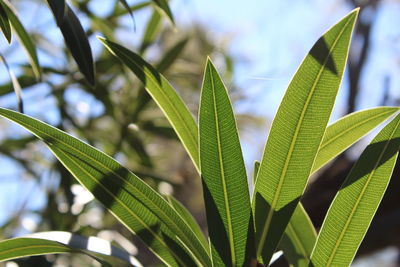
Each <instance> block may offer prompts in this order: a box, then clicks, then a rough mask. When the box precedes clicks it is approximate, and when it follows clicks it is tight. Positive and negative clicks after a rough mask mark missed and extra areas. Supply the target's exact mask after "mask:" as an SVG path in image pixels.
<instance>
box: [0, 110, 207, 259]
mask: <svg viewBox="0 0 400 267" xmlns="http://www.w3.org/2000/svg"><path fill="white" fill-rule="evenodd" d="M0 115H2V116H3V117H6V118H8V119H10V120H12V121H14V122H16V123H18V124H20V125H21V126H23V127H25V128H26V129H28V130H29V131H31V132H32V133H34V134H35V135H36V136H37V137H39V138H40V139H41V140H43V141H44V142H45V143H46V145H47V146H48V147H49V148H50V150H51V151H52V152H53V153H54V155H55V156H56V157H57V158H58V159H59V160H60V161H61V163H63V165H64V166H65V167H66V168H67V169H68V170H69V171H70V172H71V173H72V174H73V175H74V177H75V178H76V179H77V180H78V181H79V182H80V183H81V184H82V185H83V186H84V187H85V188H86V189H88V190H89V191H90V192H91V193H92V194H93V195H94V196H95V198H96V199H98V200H99V201H100V202H101V203H102V204H103V205H104V206H105V207H106V208H107V209H108V210H109V211H110V212H111V213H112V214H113V215H114V216H115V217H116V218H117V219H118V220H119V221H121V222H122V223H123V224H124V225H125V226H126V227H127V228H128V229H129V230H131V231H132V232H134V233H135V234H137V235H138V236H139V237H140V238H141V239H142V240H143V241H144V242H145V243H146V244H147V245H148V247H149V248H150V249H151V250H152V251H153V252H154V253H155V254H156V255H157V256H158V257H159V258H160V259H161V260H162V261H163V262H164V263H165V264H167V265H172V266H176V265H194V264H196V265H197V264H198V262H200V263H201V264H204V265H210V258H209V255H208V248H205V247H204V246H203V244H202V243H201V241H199V240H198V239H197V236H196V235H195V234H194V233H193V231H192V230H191V229H190V228H189V227H188V225H187V224H186V223H185V221H184V220H183V219H182V218H181V216H180V215H179V214H178V213H177V212H176V211H175V210H174V209H173V208H172V207H171V206H170V205H169V203H168V202H167V201H166V200H165V199H164V198H163V197H162V196H160V195H159V194H158V193H157V192H156V191H154V190H153V189H152V188H151V187H150V186H149V185H147V184H146V183H145V182H143V181H142V180H141V179H139V178H138V177H137V176H135V175H134V174H133V173H131V172H129V171H128V170H127V169H125V168H123V167H122V166H121V165H120V164H119V163H118V162H116V161H115V160H113V159H112V158H111V157H109V156H107V155H106V154H104V153H102V152H100V151H98V150H97V149H95V148H93V147H91V146H89V145H87V144H85V143H83V142H82V141H80V140H78V139H76V138H74V137H72V136H70V135H68V134H67V133H65V132H62V131H60V130H58V129H56V128H53V127H51V126H49V125H47V124H45V123H43V122H40V121H38V120H36V119H33V118H31V117H28V116H26V115H23V114H20V113H17V112H14V111H11V110H7V109H2V108H0Z"/></svg>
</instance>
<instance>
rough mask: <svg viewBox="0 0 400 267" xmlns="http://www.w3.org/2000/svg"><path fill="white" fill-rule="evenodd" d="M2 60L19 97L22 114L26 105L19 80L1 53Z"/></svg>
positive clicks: (19, 108)
mask: <svg viewBox="0 0 400 267" xmlns="http://www.w3.org/2000/svg"><path fill="white" fill-rule="evenodd" d="M0 60H1V61H3V63H4V66H5V67H6V69H7V72H8V75H9V76H10V79H11V83H12V86H13V88H14V92H15V95H16V96H17V101H18V110H19V111H20V112H22V113H23V112H24V103H23V101H22V96H21V91H22V90H21V85H20V84H19V82H18V80H17V78H16V77H15V74H14V72H13V71H12V70H11V68H10V67H9V66H8V64H7V61H6V59H5V58H4V56H3V55H2V54H1V53H0Z"/></svg>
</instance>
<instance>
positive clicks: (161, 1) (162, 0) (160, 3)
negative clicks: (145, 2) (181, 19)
mask: <svg viewBox="0 0 400 267" xmlns="http://www.w3.org/2000/svg"><path fill="white" fill-rule="evenodd" d="M152 1H153V3H154V4H155V5H156V6H157V7H158V8H159V9H161V10H162V11H163V12H164V13H165V15H167V17H168V18H169V19H170V21H171V22H172V24H175V21H174V16H173V15H172V12H171V9H170V8H169V5H168V2H167V0H152Z"/></svg>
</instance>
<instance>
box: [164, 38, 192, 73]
mask: <svg viewBox="0 0 400 267" xmlns="http://www.w3.org/2000/svg"><path fill="white" fill-rule="evenodd" d="M188 41H189V39H188V38H184V39H182V40H180V41H178V42H177V43H176V44H175V45H174V46H172V47H171V48H170V49H169V50H167V51H166V52H165V54H164V57H163V58H162V59H161V60H160V62H159V63H158V64H157V70H158V71H159V72H164V71H166V70H167V69H168V68H169V67H170V66H171V65H172V64H173V63H174V62H175V60H176V59H177V58H178V57H179V55H180V54H181V53H182V51H183V50H184V48H185V47H186V44H187V43H188Z"/></svg>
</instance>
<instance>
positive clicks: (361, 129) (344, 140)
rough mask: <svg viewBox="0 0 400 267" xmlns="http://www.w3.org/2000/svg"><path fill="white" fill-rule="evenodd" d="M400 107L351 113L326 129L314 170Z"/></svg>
mask: <svg viewBox="0 0 400 267" xmlns="http://www.w3.org/2000/svg"><path fill="white" fill-rule="evenodd" d="M399 110H400V108H398V107H378V108H372V109H366V110H361V111H358V112H354V113H351V114H349V115H347V116H345V117H343V118H341V119H340V120H338V121H336V122H335V123H333V124H332V125H330V126H328V128H327V129H326V132H325V135H324V138H323V139H322V143H321V146H320V148H319V150H318V154H317V157H316V158H315V162H314V166H313V168H312V172H316V171H317V170H319V169H320V168H321V167H322V166H324V165H325V164H326V163H327V162H329V161H330V160H331V159H333V158H334V157H336V156H337V155H339V154H340V153H342V152H343V151H344V150H346V149H347V148H348V147H350V146H351V145H353V144H354V143H355V142H357V141H358V140H360V139H361V138H362V137H363V136H365V135H366V134H367V133H369V132H370V131H371V130H373V129H374V128H375V127H377V126H378V125H379V124H381V123H382V122H384V121H385V120H387V119H388V118H389V117H390V116H392V115H393V114H395V113H396V112H398V111H399Z"/></svg>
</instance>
